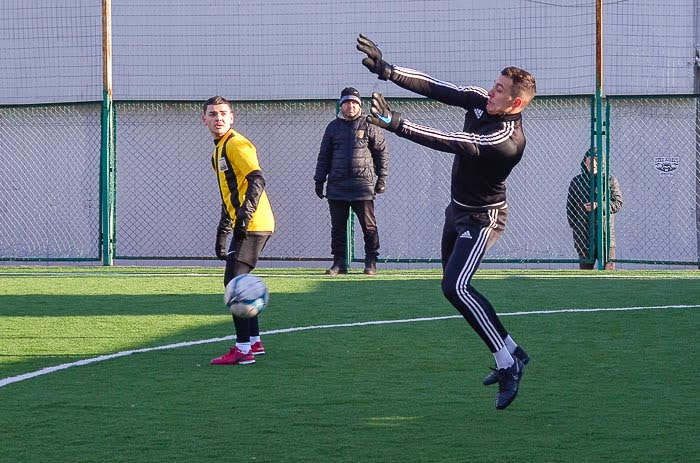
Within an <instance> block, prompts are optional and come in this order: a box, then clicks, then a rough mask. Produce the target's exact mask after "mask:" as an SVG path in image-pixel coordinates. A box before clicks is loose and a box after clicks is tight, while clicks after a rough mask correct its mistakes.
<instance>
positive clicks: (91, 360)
mask: <svg viewBox="0 0 700 463" xmlns="http://www.w3.org/2000/svg"><path fill="white" fill-rule="evenodd" d="M699 307H700V304H694V305H659V306H651V307H610V308H594V309H556V310H530V311H523V312H507V313H500V314H498V316H499V317H508V316H522V315H551V314H560V313H584V312H626V311H632V310H666V309H693V308H699ZM452 318H462V316H461V315H447V316H443V317H426V318H405V319H400V320H374V321H366V322H356V323H338V324H333V325H311V326H298V327H293V328H282V329H278V330H270V331H263V332H262V333H260V334H261V335H268V336H269V335H271V334H283V333H294V332H297V331H310V330H324V329H331V328H351V327H355V326H371V325H392V324H395V323H415V322H429V321H436V320H448V319H452ZM235 338H236V336H235V335H231V336H224V337H222V338H210V339H201V340H198V341H184V342H178V343H175V344H167V345H164V346H156V347H146V348H143V349H133V350H125V351H121V352H116V353H114V354H106V355H100V356H98V357H93V358H88V359H83V360H78V361H76V362H70V363H63V364H61V365H56V366H53V367H46V368H42V369H41V370H37V371H32V372H30V373H24V374H22V375H17V376H10V377H7V378H2V379H0V387H4V386H7V385H8V384H12V383H18V382H20V381H24V380H27V379H31V378H35V377H37V376H42V375H48V374H49V373H54V372H56V371H60V370H66V369H68V368H72V367H78V366H82V365H89V364H91V363H98V362H103V361H105V360H111V359H114V358H118V357H126V356H127V355H131V354H141V353H144V352H152V351H157V350H168V349H178V348H180V347H189V346H196V345H199V344H209V343H213V342H221V341H229V340H232V339H235Z"/></svg>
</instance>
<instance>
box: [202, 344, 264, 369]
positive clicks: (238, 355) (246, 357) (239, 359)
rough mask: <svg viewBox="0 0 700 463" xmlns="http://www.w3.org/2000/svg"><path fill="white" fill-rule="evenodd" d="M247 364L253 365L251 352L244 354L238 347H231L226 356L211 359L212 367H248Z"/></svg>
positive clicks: (253, 358) (253, 360)
mask: <svg viewBox="0 0 700 463" xmlns="http://www.w3.org/2000/svg"><path fill="white" fill-rule="evenodd" d="M249 363H255V357H254V356H253V352H252V350H251V351H250V352H248V353H247V354H244V353H243V352H241V351H240V350H239V349H238V347H232V348H231V349H229V351H228V353H227V354H224V355H222V356H221V357H216V358H215V359H211V364H212V365H248V364H249Z"/></svg>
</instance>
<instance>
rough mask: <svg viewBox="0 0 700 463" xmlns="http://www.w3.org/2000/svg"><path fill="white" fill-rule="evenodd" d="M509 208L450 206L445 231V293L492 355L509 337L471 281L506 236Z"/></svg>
mask: <svg viewBox="0 0 700 463" xmlns="http://www.w3.org/2000/svg"><path fill="white" fill-rule="evenodd" d="M506 211H507V209H493V210H489V211H486V212H468V211H464V210H463V209H461V208H459V207H458V206H453V205H452V204H450V205H449V206H448V207H447V209H446V210H445V226H444V227H443V232H442V268H443V276H442V293H443V294H444V295H445V297H446V298H447V300H449V301H450V303H451V304H452V305H453V306H454V307H455V308H456V309H457V310H458V311H459V313H460V314H462V316H463V317H464V319H465V320H466V321H467V323H469V325H470V326H471V327H472V329H473V330H474V331H475V332H476V333H477V334H478V335H479V336H480V337H481V339H482V340H483V341H484V342H485V343H486V345H487V346H488V347H489V349H490V350H491V352H496V351H498V350H500V349H501V348H503V347H504V346H505V343H504V342H503V340H504V339H505V338H506V337H507V336H508V332H507V331H506V329H505V328H504V326H503V324H502V323H501V320H500V319H499V318H498V315H497V314H496V310H495V309H494V308H493V306H492V305H491V303H490V302H489V301H488V300H487V299H486V298H485V297H484V296H483V295H481V293H479V292H478V291H477V290H476V289H475V288H474V287H473V286H472V285H471V280H472V277H473V276H474V274H475V273H476V270H477V269H478V268H479V264H481V260H482V259H483V257H484V254H485V253H486V251H487V250H488V249H489V248H490V247H491V246H492V245H493V244H494V243H495V242H496V240H497V239H498V238H499V237H500V236H501V235H502V234H503V230H504V229H505V226H506V217H507V214H506Z"/></svg>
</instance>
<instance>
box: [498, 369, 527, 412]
mask: <svg viewBox="0 0 700 463" xmlns="http://www.w3.org/2000/svg"><path fill="white" fill-rule="evenodd" d="M513 359H514V360H515V363H513V365H511V366H510V367H508V368H501V369H500V370H498V395H497V396H496V408H497V409H498V410H503V409H504V408H506V407H507V406H508V405H510V404H511V403H512V402H513V401H514V400H515V396H517V395H518V387H519V386H520V378H522V375H523V362H522V361H521V360H520V359H519V358H518V357H513Z"/></svg>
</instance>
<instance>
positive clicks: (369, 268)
mask: <svg viewBox="0 0 700 463" xmlns="http://www.w3.org/2000/svg"><path fill="white" fill-rule="evenodd" d="M376 274H377V261H376V259H368V260H366V261H365V275H376Z"/></svg>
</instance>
